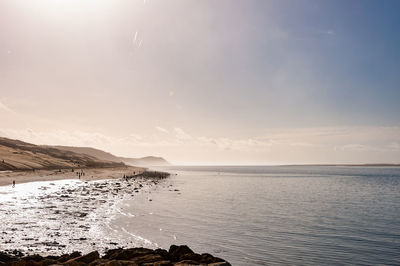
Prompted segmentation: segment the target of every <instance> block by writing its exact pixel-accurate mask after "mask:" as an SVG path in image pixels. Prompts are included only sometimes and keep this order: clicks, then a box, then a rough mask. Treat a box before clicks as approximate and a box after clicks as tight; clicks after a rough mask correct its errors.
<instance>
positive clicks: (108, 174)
mask: <svg viewBox="0 0 400 266" xmlns="http://www.w3.org/2000/svg"><path fill="white" fill-rule="evenodd" d="M60 170H61V171H60ZM60 170H35V171H0V186H7V185H12V183H13V181H15V183H16V184H20V183H26V182H35V181H53V180H63V179H78V180H79V179H81V180H83V181H92V180H103V179H117V178H122V177H123V176H124V175H128V176H132V175H135V174H139V173H142V172H143V171H144V170H145V168H142V167H134V166H123V167H113V168H86V169H74V171H73V172H72V170H71V169H60ZM78 172H81V173H84V175H81V176H80V177H79V175H78Z"/></svg>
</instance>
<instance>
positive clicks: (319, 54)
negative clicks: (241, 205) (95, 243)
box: [0, 0, 400, 164]
mask: <svg viewBox="0 0 400 266" xmlns="http://www.w3.org/2000/svg"><path fill="white" fill-rule="evenodd" d="M399 11H400V1H397V0H393V1H391V0H386V1H378V0H376V1H368V0H360V1H357V0H350V1H348V0H345V1H341V0H335V1H327V0H296V1H291V0H259V1H251V0H235V1H233V0H231V1H225V0H219V1H214V0H202V1H198V0H197V1H195V0H169V1H164V0H137V1H136V0H126V1H122V0H3V1H0V136H5V137H9V138H14V139H21V140H24V141H28V142H32V143H35V144H57V145H70V146H91V147H95V148H100V149H103V150H105V151H108V152H112V153H113V154H116V155H120V156H128V157H141V156H147V155H155V156H162V157H164V158H166V159H167V160H169V161H170V162H172V163H176V164H306V163H383V162H385V163H400V115H399V114H400V104H399V102H400V101H399V100H400V73H399V72H400V34H399V29H398V25H400V16H398V12H399Z"/></svg>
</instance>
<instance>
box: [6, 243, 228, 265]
mask: <svg viewBox="0 0 400 266" xmlns="http://www.w3.org/2000/svg"><path fill="white" fill-rule="evenodd" d="M0 265H15V266H25V265H26V266H30V265H32V266H36V265H73V266H75V265H110V266H114V265H115V266H119V265H138V266H139V265H140V266H145V265H165V266H166V265H176V266H178V265H213V266H228V265H231V264H230V263H229V262H227V261H225V260H223V259H220V258H217V257H214V256H212V255H210V254H207V253H204V254H197V253H194V252H193V251H192V250H191V249H190V248H189V247H188V246H185V245H183V246H176V245H172V246H171V247H170V248H169V250H168V251H167V250H165V249H156V250H152V249H147V248H129V249H122V248H120V249H111V250H108V251H106V253H105V255H104V256H102V257H101V256H100V254H99V253H98V252H97V251H93V252H91V253H88V254H86V255H82V254H81V253H80V252H73V253H71V254H65V255H61V256H46V257H42V256H40V255H29V256H24V255H23V254H22V253H20V252H18V251H13V252H10V253H6V252H0Z"/></svg>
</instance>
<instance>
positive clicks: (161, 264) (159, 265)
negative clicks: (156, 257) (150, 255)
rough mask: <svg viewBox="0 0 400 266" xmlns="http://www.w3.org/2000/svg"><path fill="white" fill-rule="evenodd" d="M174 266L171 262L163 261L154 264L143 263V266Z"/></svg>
mask: <svg viewBox="0 0 400 266" xmlns="http://www.w3.org/2000/svg"><path fill="white" fill-rule="evenodd" d="M172 265H173V264H172V263H171V262H170V261H169V260H161V261H157V262H152V263H143V266H172Z"/></svg>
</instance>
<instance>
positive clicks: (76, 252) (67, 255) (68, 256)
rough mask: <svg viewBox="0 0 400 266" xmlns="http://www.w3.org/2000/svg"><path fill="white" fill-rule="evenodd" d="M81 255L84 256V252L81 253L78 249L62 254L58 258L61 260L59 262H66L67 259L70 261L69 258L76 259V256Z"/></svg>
mask: <svg viewBox="0 0 400 266" xmlns="http://www.w3.org/2000/svg"><path fill="white" fill-rule="evenodd" d="M80 256H82V253H80V252H78V251H74V252H72V253H71V254H65V255H62V256H61V257H60V258H59V259H58V261H59V262H66V261H68V260H71V259H74V258H77V257H80Z"/></svg>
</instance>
